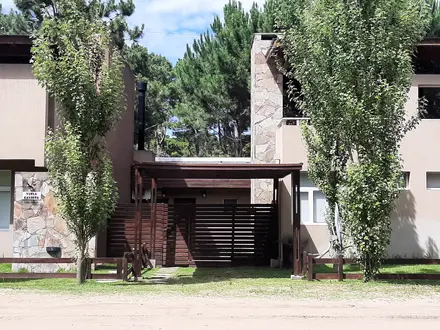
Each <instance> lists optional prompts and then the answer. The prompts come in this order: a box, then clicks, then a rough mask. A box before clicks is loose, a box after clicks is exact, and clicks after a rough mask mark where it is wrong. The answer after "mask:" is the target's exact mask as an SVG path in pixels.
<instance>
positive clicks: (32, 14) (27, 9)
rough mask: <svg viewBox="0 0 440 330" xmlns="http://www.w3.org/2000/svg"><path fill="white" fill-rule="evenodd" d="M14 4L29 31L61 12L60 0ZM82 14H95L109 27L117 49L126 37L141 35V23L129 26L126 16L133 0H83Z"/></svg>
mask: <svg viewBox="0 0 440 330" xmlns="http://www.w3.org/2000/svg"><path fill="white" fill-rule="evenodd" d="M14 2H15V5H16V6H17V8H18V9H19V10H20V11H21V13H22V15H23V17H24V18H25V20H26V21H27V22H28V25H29V26H30V27H31V31H34V30H37V29H38V28H39V27H40V26H41V24H42V22H43V20H44V19H45V18H47V17H59V16H60V14H61V11H60V8H61V6H62V5H61V3H60V0H14ZM81 10H83V12H82V13H83V14H84V15H85V16H86V17H88V19H90V20H92V19H94V18H95V16H96V15H97V16H98V17H100V18H102V19H103V20H104V21H105V22H106V24H108V26H109V27H110V30H111V36H112V41H113V42H114V43H115V45H117V47H118V48H119V49H122V48H123V47H124V44H125V39H126V37H128V38H129V39H131V40H137V39H139V38H140V37H141V36H142V31H143V25H142V26H141V27H139V26H135V27H134V28H130V27H129V26H128V24H127V17H129V16H131V15H132V14H133V13H134V10H135V5H134V1H133V0H122V1H118V2H116V0H88V1H86V0H83V1H82V3H81Z"/></svg>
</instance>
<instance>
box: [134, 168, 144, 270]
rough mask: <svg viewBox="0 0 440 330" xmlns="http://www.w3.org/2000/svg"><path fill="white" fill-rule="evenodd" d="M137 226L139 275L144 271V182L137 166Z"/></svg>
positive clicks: (136, 246) (136, 268) (136, 248)
mask: <svg viewBox="0 0 440 330" xmlns="http://www.w3.org/2000/svg"><path fill="white" fill-rule="evenodd" d="M136 186H137V188H136V192H137V196H136V197H137V198H136V226H135V230H136V231H137V235H135V239H136V241H135V244H134V245H135V251H134V257H133V259H134V260H133V269H134V271H135V273H136V274H135V275H136V277H139V276H140V275H141V273H142V258H141V252H142V251H141V248H142V191H143V182H142V175H141V174H140V172H139V169H137V168H136ZM135 234H136V232H135Z"/></svg>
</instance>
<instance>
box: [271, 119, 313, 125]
mask: <svg viewBox="0 0 440 330" xmlns="http://www.w3.org/2000/svg"><path fill="white" fill-rule="evenodd" d="M309 121H310V118H306V117H285V118H283V119H281V121H280V123H279V124H278V127H281V126H299V125H300V124H301V123H302V122H306V123H307V124H309Z"/></svg>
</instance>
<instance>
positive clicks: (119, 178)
mask: <svg viewBox="0 0 440 330" xmlns="http://www.w3.org/2000/svg"><path fill="white" fill-rule="evenodd" d="M124 82H125V90H124V92H125V100H124V103H125V104H123V106H124V107H125V109H124V112H123V113H122V114H121V118H120V120H119V121H118V123H117V124H116V125H115V127H114V128H113V130H112V131H111V132H110V133H109V134H108V136H107V145H108V149H109V152H110V157H111V159H112V163H113V176H114V178H115V180H116V182H117V186H118V190H119V202H120V203H129V202H130V201H131V185H130V175H131V165H132V164H133V152H134V147H133V143H134V142H133V140H134V99H135V90H134V88H135V86H134V76H133V73H132V72H131V70H130V69H129V67H128V65H127V66H126V67H125V69H124Z"/></svg>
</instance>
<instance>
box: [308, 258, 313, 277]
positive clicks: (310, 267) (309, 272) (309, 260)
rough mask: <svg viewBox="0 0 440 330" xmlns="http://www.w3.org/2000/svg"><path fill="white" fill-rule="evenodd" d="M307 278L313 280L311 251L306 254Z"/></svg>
mask: <svg viewBox="0 0 440 330" xmlns="http://www.w3.org/2000/svg"><path fill="white" fill-rule="evenodd" d="M307 280H309V281H313V255H312V254H311V253H309V255H308V256H307Z"/></svg>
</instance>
